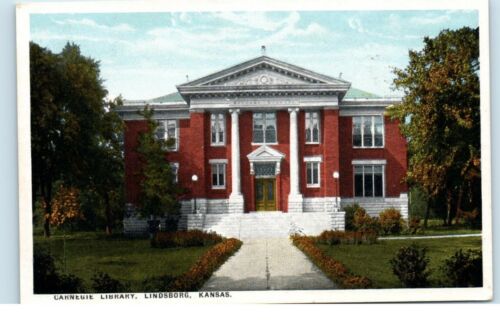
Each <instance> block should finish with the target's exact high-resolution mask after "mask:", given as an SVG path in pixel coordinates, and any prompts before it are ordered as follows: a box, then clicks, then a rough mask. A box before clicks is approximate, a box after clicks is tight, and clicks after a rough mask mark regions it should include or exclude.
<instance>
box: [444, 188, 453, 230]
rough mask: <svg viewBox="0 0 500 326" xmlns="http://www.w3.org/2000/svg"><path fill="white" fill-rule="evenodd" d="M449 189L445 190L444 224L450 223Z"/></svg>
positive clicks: (450, 196)
mask: <svg viewBox="0 0 500 326" xmlns="http://www.w3.org/2000/svg"><path fill="white" fill-rule="evenodd" d="M451 198H452V195H451V191H450V190H448V191H447V192H446V218H445V220H444V225H450V220H451Z"/></svg>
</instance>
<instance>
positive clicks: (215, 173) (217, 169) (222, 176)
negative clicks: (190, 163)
mask: <svg viewBox="0 0 500 326" xmlns="http://www.w3.org/2000/svg"><path fill="white" fill-rule="evenodd" d="M211 165H212V189H224V188H226V164H225V163H213V164H211Z"/></svg>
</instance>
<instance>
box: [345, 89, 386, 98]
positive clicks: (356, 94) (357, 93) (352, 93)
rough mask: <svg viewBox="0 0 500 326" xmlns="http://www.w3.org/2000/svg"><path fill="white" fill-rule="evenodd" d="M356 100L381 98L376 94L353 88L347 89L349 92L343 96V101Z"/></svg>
mask: <svg viewBox="0 0 500 326" xmlns="http://www.w3.org/2000/svg"><path fill="white" fill-rule="evenodd" d="M358 98H381V97H380V96H378V95H376V94H373V93H369V92H365V91H363V90H360V89H357V88H353V87H351V88H349V90H348V91H347V93H346V94H345V96H344V99H358Z"/></svg>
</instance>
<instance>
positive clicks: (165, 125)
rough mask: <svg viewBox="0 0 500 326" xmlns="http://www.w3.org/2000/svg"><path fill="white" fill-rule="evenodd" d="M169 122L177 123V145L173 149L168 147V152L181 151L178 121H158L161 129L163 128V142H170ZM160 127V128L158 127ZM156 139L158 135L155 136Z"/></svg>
mask: <svg viewBox="0 0 500 326" xmlns="http://www.w3.org/2000/svg"><path fill="white" fill-rule="evenodd" d="M169 121H174V122H175V145H174V146H172V147H168V146H165V147H166V150H167V151H169V152H177V151H178V150H179V120H177V119H165V120H158V125H160V124H161V127H163V138H162V139H163V140H164V141H165V142H166V141H168V124H169ZM158 127H160V126H158ZM155 137H156V135H155Z"/></svg>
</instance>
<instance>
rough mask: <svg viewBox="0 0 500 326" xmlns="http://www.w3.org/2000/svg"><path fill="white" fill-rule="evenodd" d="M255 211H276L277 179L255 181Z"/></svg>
mask: <svg viewBox="0 0 500 326" xmlns="http://www.w3.org/2000/svg"><path fill="white" fill-rule="evenodd" d="M255 209H256V210H257V211H275V210H276V178H259V179H255Z"/></svg>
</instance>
